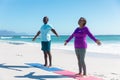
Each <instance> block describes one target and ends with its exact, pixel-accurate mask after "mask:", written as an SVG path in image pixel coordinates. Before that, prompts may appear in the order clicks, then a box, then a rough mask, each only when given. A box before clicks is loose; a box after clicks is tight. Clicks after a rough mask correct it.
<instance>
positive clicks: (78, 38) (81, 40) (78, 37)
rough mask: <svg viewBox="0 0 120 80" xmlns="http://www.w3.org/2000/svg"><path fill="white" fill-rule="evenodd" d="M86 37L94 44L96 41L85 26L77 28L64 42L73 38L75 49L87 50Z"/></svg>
mask: <svg viewBox="0 0 120 80" xmlns="http://www.w3.org/2000/svg"><path fill="white" fill-rule="evenodd" d="M87 35H88V36H89V37H90V38H91V39H92V40H94V41H95V42H96V41H97V39H96V38H95V37H94V36H93V35H92V33H91V32H90V31H89V29H88V28H87V27H86V26H84V27H83V28H79V27H78V28H76V29H75V31H74V32H73V34H72V35H71V36H70V37H69V38H68V39H67V40H66V42H69V41H70V40H71V39H72V38H73V37H74V38H75V40H74V47H75V48H87V43H86V36H87Z"/></svg>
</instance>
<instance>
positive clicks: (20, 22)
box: [0, 0, 120, 35]
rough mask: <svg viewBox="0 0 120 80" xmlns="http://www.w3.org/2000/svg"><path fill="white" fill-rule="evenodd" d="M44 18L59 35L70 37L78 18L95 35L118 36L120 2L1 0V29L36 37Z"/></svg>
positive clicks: (119, 0)
mask: <svg viewBox="0 0 120 80" xmlns="http://www.w3.org/2000/svg"><path fill="white" fill-rule="evenodd" d="M44 16H48V17H49V23H50V24H51V25H52V26H53V27H54V28H55V29H56V31H57V32H58V33H59V34H60V35H61V34H71V33H72V32H73V31H74V29H75V28H76V27H78V24H77V22H78V19H79V18H80V17H81V16H82V17H85V18H86V19H87V26H88V27H89V29H90V31H91V32H92V33H93V34H95V35H101V34H106V35H107V34H110V35H111V34H119V35H120V31H119V30H120V0H0V30H10V31H15V32H18V33H20V32H26V33H28V34H35V33H36V32H37V31H38V30H39V28H40V26H41V25H42V24H43V22H42V18H43V17H44Z"/></svg>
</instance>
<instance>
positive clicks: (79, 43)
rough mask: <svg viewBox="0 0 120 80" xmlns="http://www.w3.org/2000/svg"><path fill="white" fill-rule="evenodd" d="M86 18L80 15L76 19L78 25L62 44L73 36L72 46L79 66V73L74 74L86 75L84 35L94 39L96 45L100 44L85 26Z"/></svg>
mask: <svg viewBox="0 0 120 80" xmlns="http://www.w3.org/2000/svg"><path fill="white" fill-rule="evenodd" d="M86 23H87V21H86V19H85V18H83V17H81V18H80V19H79V21H78V25H79V27H77V28H76V29H75V30H74V32H73V34H72V35H71V36H70V37H69V38H68V39H67V40H66V41H65V43H64V45H67V43H68V42H69V41H70V40H71V39H72V38H73V37H74V38H75V40H74V47H75V53H76V56H77V60H78V67H79V73H78V74H76V75H78V76H81V75H82V72H83V76H85V75H86V64H85V53H86V48H87V43H86V36H87V35H88V36H89V37H90V38H91V39H92V40H94V41H95V42H96V43H97V44H98V45H101V42H100V41H99V40H97V39H96V38H95V37H94V36H93V35H92V34H91V32H90V31H89V29H88V27H87V26H86Z"/></svg>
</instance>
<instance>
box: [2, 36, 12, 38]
mask: <svg viewBox="0 0 120 80" xmlns="http://www.w3.org/2000/svg"><path fill="white" fill-rule="evenodd" d="M12 38H13V37H3V36H2V37H0V39H12Z"/></svg>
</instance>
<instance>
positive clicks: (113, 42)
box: [0, 35, 120, 56]
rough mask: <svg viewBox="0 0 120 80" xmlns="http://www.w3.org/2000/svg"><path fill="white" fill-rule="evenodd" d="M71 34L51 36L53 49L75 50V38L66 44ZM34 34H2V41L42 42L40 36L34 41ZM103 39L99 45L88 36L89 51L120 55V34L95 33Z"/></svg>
mask: <svg viewBox="0 0 120 80" xmlns="http://www.w3.org/2000/svg"><path fill="white" fill-rule="evenodd" d="M69 36H70V35H60V36H59V37H56V36H54V35H52V36H51V38H52V39H51V43H52V48H53V49H62V50H74V39H72V40H71V41H70V42H69V43H68V45H66V46H64V42H65V40H66V39H68V37H69ZM33 37H34V35H9V36H6V35H4V36H0V41H6V42H12V43H13V44H19V43H37V44H40V42H41V39H40V36H39V37H37V38H36V40H35V41H32V39H33ZM95 37H96V38H97V39H98V40H100V41H101V43H102V45H101V46H98V45H97V44H96V43H95V42H94V41H93V40H91V39H90V38H89V37H87V44H88V47H87V51H88V52H92V53H100V54H111V55H116V56H120V35H95Z"/></svg>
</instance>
